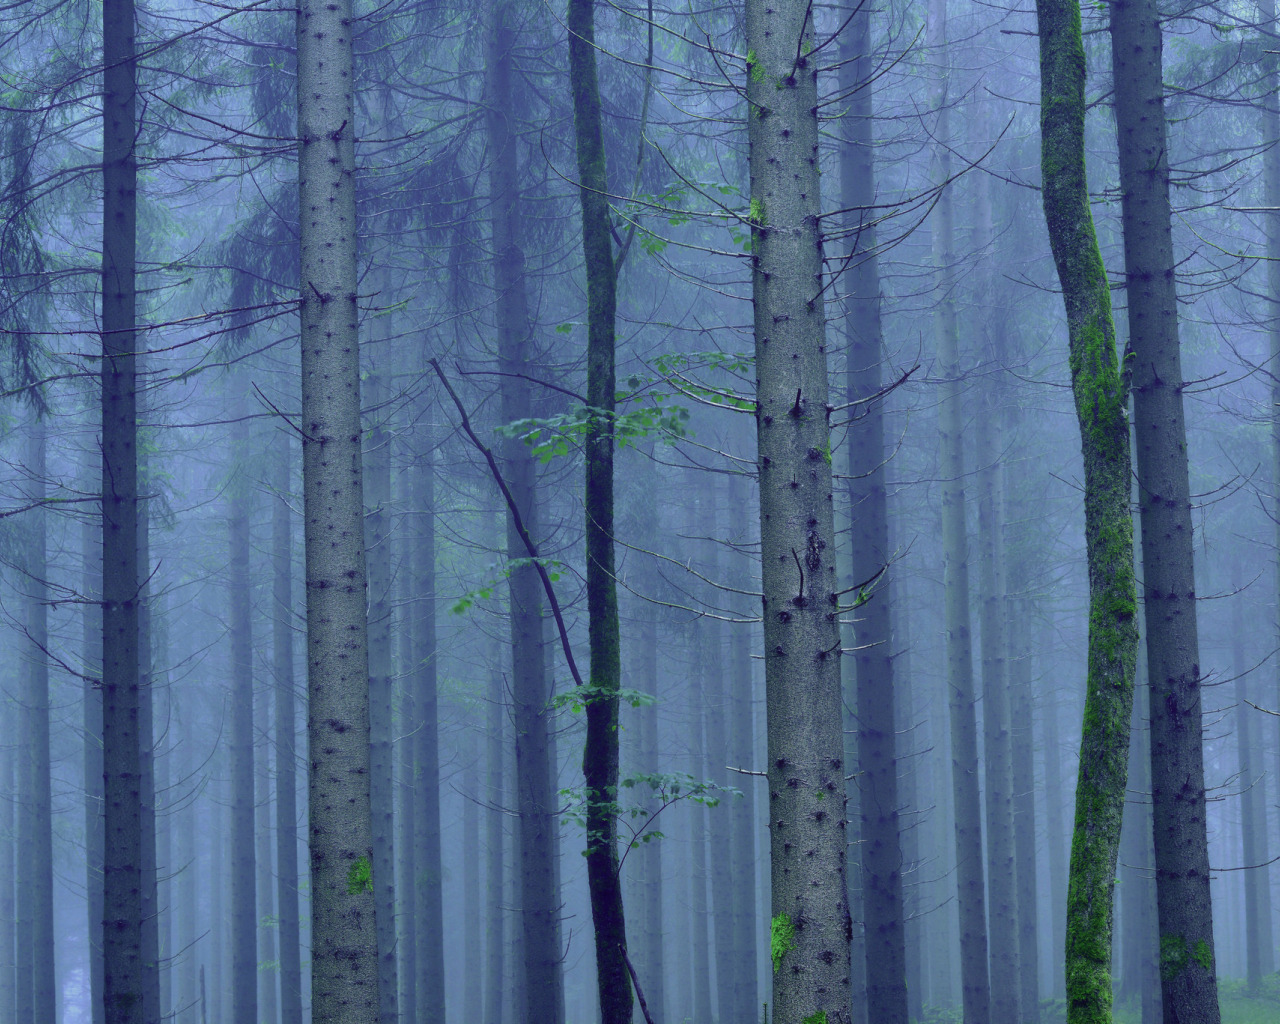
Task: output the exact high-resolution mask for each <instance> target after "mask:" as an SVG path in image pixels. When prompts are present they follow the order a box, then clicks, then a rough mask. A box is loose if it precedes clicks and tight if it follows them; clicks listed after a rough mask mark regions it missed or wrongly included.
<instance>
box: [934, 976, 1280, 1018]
mask: <svg viewBox="0 0 1280 1024" xmlns="http://www.w3.org/2000/svg"><path fill="white" fill-rule="evenodd" d="M1218 1005H1219V1006H1220V1007H1221V1008H1222V1024H1276V1022H1277V1021H1280V974H1270V975H1268V976H1267V977H1265V978H1263V979H1262V985H1261V987H1260V988H1259V990H1258V994H1257V995H1256V996H1252V997H1251V996H1250V995H1249V994H1248V993H1247V992H1246V991H1245V984H1244V980H1243V979H1241V978H1219V979H1218ZM954 1019H955V1020H956V1021H957V1022H959V1020H960V1017H959V1014H958V1012H957V1015H956V1017H955V1018H954ZM1066 1019H1067V1010H1066V1003H1065V1002H1064V1001H1063V1000H1061V999H1055V1000H1052V1001H1047V1002H1043V1003H1041V1004H1040V1021H1041V1024H1066ZM951 1020H952V1018H951V1017H946V1016H936V1017H930V1016H929V1014H928V1013H926V1014H925V1016H924V1017H923V1018H921V1020H920V1022H919V1024H951ZM1112 1020H1113V1021H1114V1024H1142V1007H1141V1006H1140V1005H1139V1004H1138V1001H1137V1000H1136V999H1129V1000H1127V1001H1125V1002H1123V1003H1117V1004H1116V1007H1115V1011H1114V1015H1113V1017H1112Z"/></svg>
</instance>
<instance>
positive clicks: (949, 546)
mask: <svg viewBox="0 0 1280 1024" xmlns="http://www.w3.org/2000/svg"><path fill="white" fill-rule="evenodd" d="M946 18H947V12H946V0H932V2H931V3H930V6H929V25H928V43H929V49H930V51H931V52H933V53H934V54H936V55H937V57H936V59H937V60H939V61H941V62H943V64H944V66H945V63H946V60H947V57H946V53H945V43H946V38H947V22H946ZM935 102H936V106H937V118H938V120H937V125H936V127H935V129H934V135H935V138H936V139H937V145H936V146H935V147H934V158H933V159H934V178H935V180H936V181H940V182H942V181H947V180H948V179H949V178H950V176H951V156H950V151H949V147H950V145H951V128H950V110H949V104H950V102H951V100H950V98H949V96H948V95H947V91H946V79H945V77H944V79H943V81H942V84H941V86H940V87H939V89H938V91H937V96H936V100H935ZM952 191H953V190H952V189H951V188H946V189H944V190H943V192H942V195H941V196H939V198H938V205H937V207H936V210H935V213H934V220H933V261H934V266H935V267H936V268H937V270H938V273H939V278H940V280H939V292H940V294H939V298H938V302H937V303H936V305H935V307H934V330H935V334H936V337H937V350H938V356H937V358H938V369H939V372H940V374H941V376H942V379H943V381H944V383H943V385H942V397H941V404H940V407H939V410H938V421H939V422H938V436H939V449H940V451H939V463H940V465H941V469H942V480H943V482H942V549H943V560H944V563H945V590H946V597H945V602H946V604H945V618H946V632H947V681H948V692H949V694H950V700H949V705H950V715H951V785H952V800H953V803H954V806H955V842H956V888H957V895H958V900H957V902H958V904H959V912H960V979H961V981H960V984H961V990H962V993H963V996H962V1001H963V1004H964V1019H965V1024H986V1021H987V1020H988V1018H989V1017H990V1015H991V989H990V985H989V982H988V975H987V949H988V945H987V921H986V888H985V883H984V880H983V870H982V869H983V858H982V811H981V808H982V802H981V799H980V797H979V793H978V725H977V713H976V711H975V703H976V700H977V696H976V694H975V692H974V682H973V638H972V635H971V625H970V618H969V607H970V593H969V542H968V535H967V527H966V523H965V486H964V482H965V458H964V437H963V424H964V411H963V408H962V405H963V391H964V381H963V379H962V376H961V371H960V341H959V327H958V324H957V321H956V309H955V302H954V300H953V298H952V295H953V294H954V292H955V253H954V249H953V246H954V242H955V239H954V235H955V228H954V220H955V213H954V210H953V205H954V204H953V200H952V197H951V193H952Z"/></svg>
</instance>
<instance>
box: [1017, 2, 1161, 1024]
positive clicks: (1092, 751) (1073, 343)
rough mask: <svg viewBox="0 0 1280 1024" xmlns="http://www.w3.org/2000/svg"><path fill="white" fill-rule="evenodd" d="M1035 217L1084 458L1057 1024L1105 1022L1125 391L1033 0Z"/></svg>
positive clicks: (1070, 5)
mask: <svg viewBox="0 0 1280 1024" xmlns="http://www.w3.org/2000/svg"><path fill="white" fill-rule="evenodd" d="M1036 12H1037V15H1038V19H1039V31H1040V74H1041V93H1040V95H1041V100H1040V132H1041V140H1042V141H1041V147H1042V148H1041V166H1042V174H1043V179H1044V194H1043V200H1044V211H1045V220H1046V221H1047V223H1048V226H1049V241H1050V244H1051V246H1052V248H1053V256H1054V262H1055V264H1056V265H1057V268H1058V279H1059V281H1060V282H1061V283H1062V291H1063V298H1064V301H1065V304H1066V313H1067V333H1068V344H1069V362H1070V367H1071V386H1072V392H1073V395H1074V397H1075V404H1076V416H1077V418H1078V420H1079V424H1080V444H1081V449H1082V452H1083V456H1084V499H1085V544H1086V551H1087V558H1088V566H1089V653H1088V670H1087V671H1088V674H1087V679H1086V694H1085V710H1084V725H1083V730H1082V733H1081V740H1080V773H1079V777H1078V781H1077V783H1076V812H1075V829H1074V832H1073V841H1072V844H1071V867H1070V873H1069V875H1068V881H1067V938H1066V977H1067V1019H1068V1021H1070V1022H1079V1024H1086V1022H1088V1024H1099V1022H1104V1021H1109V1020H1110V1019H1111V999H1112V995H1111V940H1112V904H1113V895H1114V888H1115V873H1116V854H1117V852H1118V850H1119V845H1120V822H1121V817H1122V815H1123V811H1124V801H1125V781H1126V774H1127V767H1128V765H1127V760H1128V754H1129V718H1130V715H1131V713H1132V709H1133V677H1134V668H1135V665H1134V663H1135V659H1136V657H1137V650H1138V627H1137V621H1136V614H1135V613H1136V611H1137V594H1136V591H1135V583H1134V572H1133V519H1132V517H1131V515H1130V512H1129V478H1130V463H1129V418H1128V414H1127V412H1128V410H1127V403H1128V395H1127V391H1126V388H1125V385H1124V382H1123V381H1122V380H1121V376H1120V367H1119V364H1118V362H1117V359H1116V349H1115V327H1114V325H1113V323H1112V319H1111V292H1110V289H1109V286H1108V284H1107V275H1106V270H1105V269H1104V268H1103V265H1102V256H1101V253H1100V252H1099V250H1098V240H1097V234H1096V233H1095V231H1094V228H1093V217H1092V214H1091V211H1090V207H1089V189H1088V183H1087V181H1086V178H1085V162H1084V160H1085V158H1084V116H1085V102H1084V68H1085V62H1084V42H1083V38H1082V36H1081V31H1080V8H1079V5H1078V4H1076V3H1075V2H1074V0H1037V4H1036Z"/></svg>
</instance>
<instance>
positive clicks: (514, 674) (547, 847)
mask: <svg viewBox="0 0 1280 1024" xmlns="http://www.w3.org/2000/svg"><path fill="white" fill-rule="evenodd" d="M516 28H517V16H516V12H515V10H514V9H513V8H512V7H511V6H510V5H509V4H507V3H495V4H494V5H493V23H492V25H491V27H490V35H489V59H488V76H489V77H488V83H487V87H488V89H489V92H490V98H489V104H488V109H487V121H486V125H487V128H488V140H489V153H490V163H489V192H490V196H491V199H492V201H493V220H492V233H493V253H494V257H493V282H494V291H495V292H496V298H497V302H496V303H495V310H496V319H497V323H496V327H497V334H498V369H499V371H501V372H502V373H503V374H504V376H503V378H502V393H501V398H500V401H501V416H502V420H503V422H504V423H512V422H514V421H516V420H520V419H525V418H527V417H529V416H531V415H533V411H532V407H531V395H530V383H529V381H528V380H527V379H526V377H527V376H529V375H531V374H535V373H536V371H535V360H534V353H533V325H532V323H531V321H530V318H529V306H528V293H527V288H528V284H527V281H526V276H525V259H524V250H523V248H522V240H521V224H522V214H521V196H520V186H519V180H518V177H517V160H516V157H517V152H516V140H517V135H516V131H515V125H513V124H512V122H511V113H512V111H514V110H515V102H514V89H515V83H514V82H513V78H514V77H515V66H514V48H515V45H516ZM501 456H502V465H503V469H502V471H503V476H504V478H505V479H506V482H507V487H508V489H509V490H510V492H511V495H512V498H513V500H514V501H515V504H516V507H517V509H518V510H519V512H520V517H521V519H522V520H523V521H524V524H525V529H526V530H527V531H528V533H529V536H530V537H532V538H533V539H534V540H535V541H537V540H539V539H540V538H539V526H538V497H537V471H536V464H535V462H534V460H533V457H532V455H531V453H530V452H529V449H528V447H527V446H526V445H525V444H524V443H523V442H521V441H519V440H517V439H515V438H508V439H506V440H505V441H504V442H503V444H502V447H501ZM506 523H507V532H506V550H507V558H508V559H509V560H511V561H514V560H516V559H520V560H523V559H526V558H528V552H527V551H526V549H525V546H524V542H523V541H522V540H521V538H520V534H519V532H518V531H517V529H516V527H515V522H514V519H513V517H512V516H511V515H510V513H508V515H507V516H506ZM508 597H509V600H510V619H511V653H510V659H511V661H510V664H511V694H510V698H511V701H512V703H513V704H514V709H513V715H512V718H513V724H514V729H515V737H514V739H515V752H516V779H515V783H516V784H515V798H516V800H515V803H516V811H517V815H518V818H519V829H520V841H519V845H520V850H521V856H520V859H519V865H520V899H519V901H518V902H519V907H520V929H519V931H520V935H522V936H523V939H522V942H521V947H522V949H523V967H522V969H521V970H522V972H523V976H524V987H523V993H524V998H525V1002H524V1005H523V1007H522V1008H521V1011H520V1012H521V1015H522V1016H524V1017H525V1019H528V1020H537V1021H544V1022H546V1024H560V1022H562V1021H563V1020H564V992H563V986H562V981H561V965H560V940H559V921H558V918H559V913H560V911H559V903H560V901H559V896H558V894H557V887H556V884H555V869H554V862H555V856H556V854H555V836H556V819H555V817H554V810H553V808H554V806H555V796H554V792H555V786H554V782H553V778H554V772H553V770H552V766H551V762H550V747H549V744H548V738H547V730H548V721H547V716H548V710H547V704H548V701H549V699H550V693H551V691H550V686H549V682H548V679H547V675H546V666H545V663H544V660H543V650H542V641H543V618H542V590H541V583H540V582H539V579H538V575H537V572H536V570H535V569H534V567H533V566H531V565H529V564H528V563H527V562H524V561H521V562H519V563H518V564H517V565H515V566H514V567H513V568H512V570H511V573H510V575H509V577H508ZM488 1012H489V1013H490V1016H491V1017H493V1018H494V1019H497V1018H496V1016H495V1013H496V1007H493V1008H491V1009H490V1010H489V1011H488Z"/></svg>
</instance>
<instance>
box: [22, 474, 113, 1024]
mask: <svg viewBox="0 0 1280 1024" xmlns="http://www.w3.org/2000/svg"><path fill="white" fill-rule="evenodd" d="M83 472H84V474H85V478H84V483H83V485H82V489H83V491H84V493H85V494H100V493H101V490H102V486H101V479H102V477H101V464H100V461H99V460H98V458H97V453H96V452H95V453H93V456H91V459H86V464H85V465H84V467H83ZM80 549H81V551H80V557H81V559H82V564H81V569H80V591H81V597H82V598H83V599H84V604H83V605H81V619H80V628H81V634H80V636H81V641H80V642H81V650H82V654H81V662H82V667H81V671H82V672H83V674H84V679H83V680H82V682H81V687H80V692H81V700H82V701H83V702H84V711H83V715H82V719H81V721H82V723H83V729H84V735H83V750H84V753H83V768H84V836H85V839H84V847H85V861H86V864H85V893H86V902H87V904H88V911H89V920H88V942H87V945H88V956H89V977H88V982H89V999H90V1007H91V1009H90V1024H103V1022H104V1020H105V1012H106V1007H105V1004H104V1003H103V989H102V921H103V903H102V900H103V876H102V858H103V855H104V844H105V841H106V837H105V834H104V832H103V825H104V818H103V806H102V799H103V791H102V786H103V781H102V767H103V766H102V687H101V686H100V685H99V679H100V677H101V674H102V604H101V602H100V598H101V595H102V521H101V515H100V514H99V515H98V516H96V517H95V516H91V515H88V516H85V517H84V519H83V520H82V521H81V524H80ZM4 877H6V878H12V877H13V875H12V873H11V874H9V875H6V876H4ZM11 991H12V990H11ZM10 1019H13V1020H16V1019H17V1018H16V1017H11V1018H10Z"/></svg>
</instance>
